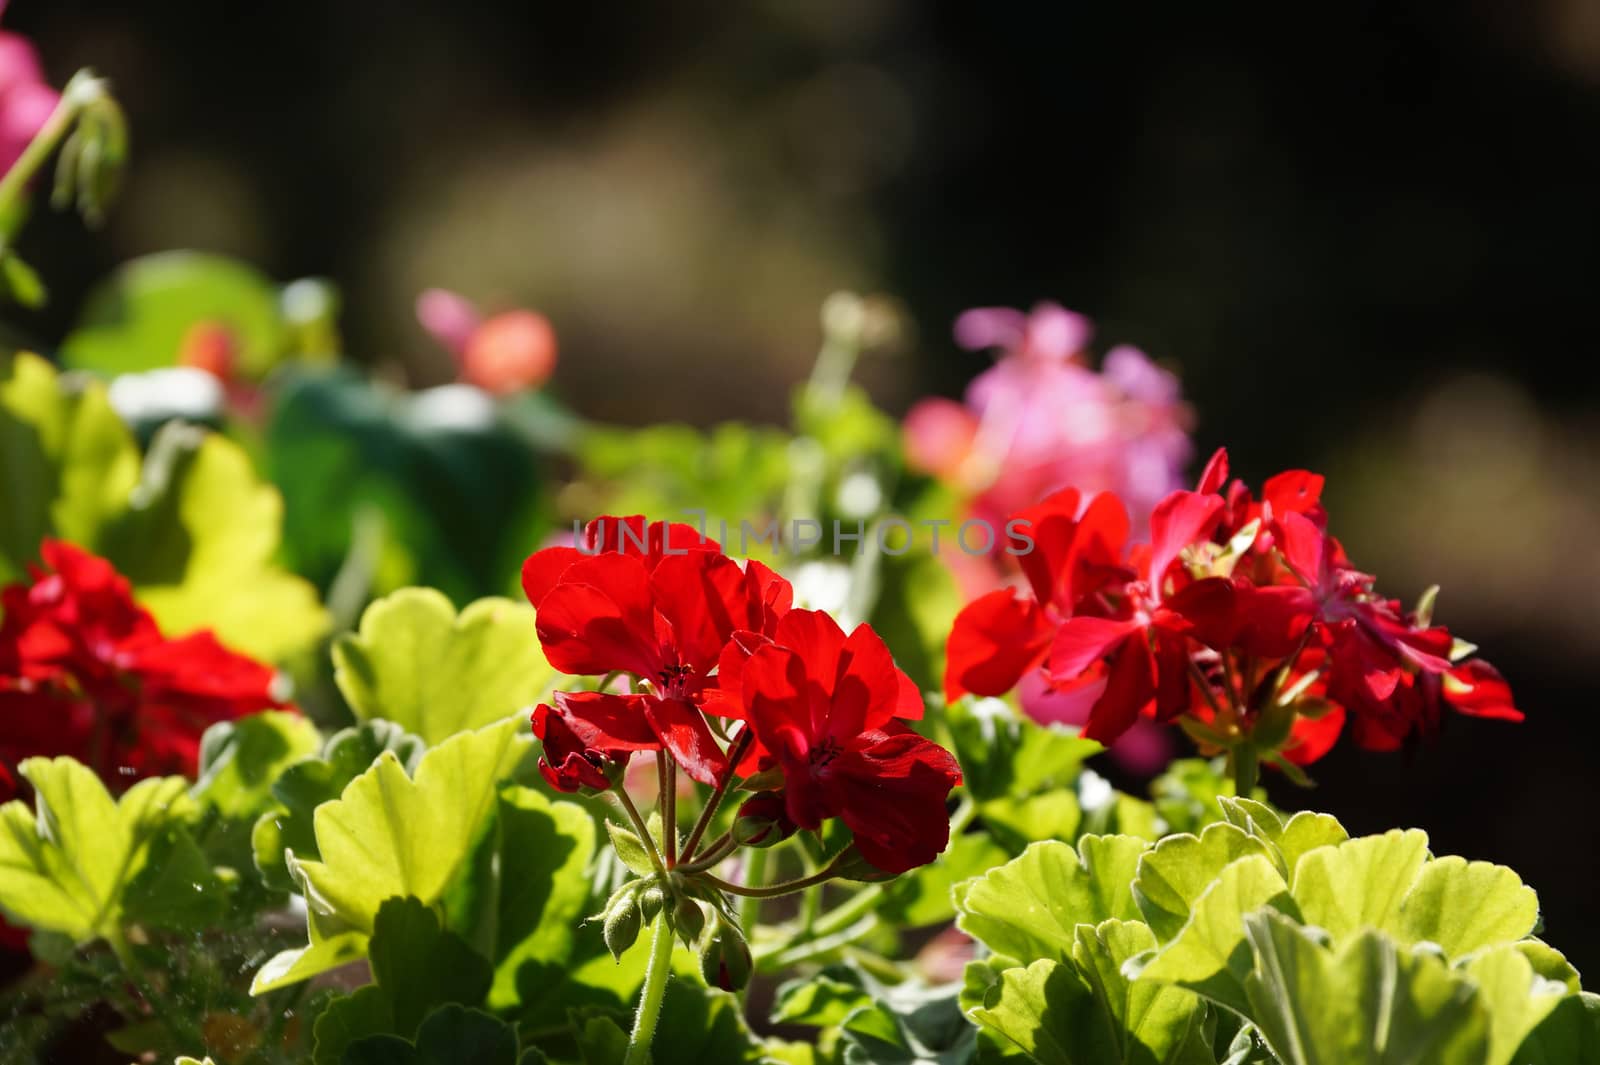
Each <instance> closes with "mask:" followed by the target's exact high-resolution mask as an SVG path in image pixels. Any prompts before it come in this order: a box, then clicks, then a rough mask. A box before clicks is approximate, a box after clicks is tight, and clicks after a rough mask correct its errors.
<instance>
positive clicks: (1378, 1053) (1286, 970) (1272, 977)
mask: <svg viewBox="0 0 1600 1065" xmlns="http://www.w3.org/2000/svg"><path fill="white" fill-rule="evenodd" d="M1245 926H1246V928H1247V930H1248V935H1249V938H1250V943H1251V947H1252V949H1253V950H1254V952H1255V955H1256V958H1257V963H1256V966H1255V971H1254V972H1253V973H1252V974H1251V975H1250V976H1249V979H1248V981H1247V987H1248V992H1249V1003H1248V1015H1249V1016H1250V1017H1251V1018H1252V1020H1254V1021H1255V1023H1256V1024H1257V1026H1258V1027H1259V1028H1260V1030H1261V1034H1262V1035H1263V1036H1264V1037H1265V1039H1266V1040H1267V1043H1268V1044H1269V1045H1270V1046H1271V1047H1272V1049H1273V1052H1274V1053H1275V1054H1276V1055H1277V1056H1278V1058H1279V1059H1280V1060H1281V1061H1282V1062H1283V1063H1284V1065H1354V1063H1369V1062H1370V1063H1372V1065H1390V1063H1395V1065H1398V1063H1401V1062H1423V1061H1426V1062H1429V1063H1430V1065H1479V1063H1482V1062H1485V1061H1487V1060H1488V1059H1487V1055H1488V1051H1489V1023H1488V1015H1487V1011H1486V1010H1485V1009H1484V1008H1483V1006H1482V1005H1481V1004H1480V1003H1479V1001H1478V996H1477V994H1476V992H1475V991H1474V989H1473V986H1472V985H1471V983H1469V982H1468V981H1466V980H1463V979H1461V978H1459V977H1457V976H1456V975H1455V974H1453V973H1452V972H1451V971H1450V970H1449V968H1448V967H1447V966H1446V965H1445V963H1444V962H1443V961H1442V960H1441V959H1439V958H1438V957H1437V956H1432V955H1428V954H1425V953H1411V952H1408V951H1406V950H1404V949H1400V948H1397V947H1396V945H1395V944H1394V942H1393V941H1392V940H1390V939H1387V938H1386V937H1384V936H1382V935H1381V934H1379V933H1377V932H1374V931H1371V930H1368V931H1366V932H1364V933H1362V934H1361V935H1359V936H1357V937H1355V938H1354V939H1352V940H1350V941H1349V942H1347V943H1345V944H1344V945H1343V946H1342V947H1340V948H1339V949H1338V950H1333V949H1330V948H1328V947H1325V946H1323V945H1321V944H1320V943H1318V942H1317V941H1316V940H1315V939H1313V938H1311V936H1310V935H1309V934H1308V933H1307V932H1306V931H1305V930H1303V929H1301V928H1300V927H1298V926H1297V925H1296V924H1295V923H1294V922H1293V921H1292V920H1290V919H1289V918H1287V917H1284V916H1283V915H1282V914H1278V913H1274V912H1272V911H1270V910H1267V911H1263V912H1261V913H1256V914H1250V915H1249V916H1247V917H1246V918H1245Z"/></svg>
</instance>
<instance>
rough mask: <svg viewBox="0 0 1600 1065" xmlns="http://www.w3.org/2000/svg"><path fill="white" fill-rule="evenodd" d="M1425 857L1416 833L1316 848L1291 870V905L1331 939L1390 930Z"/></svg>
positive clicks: (1424, 843) (1424, 842)
mask: <svg viewBox="0 0 1600 1065" xmlns="http://www.w3.org/2000/svg"><path fill="white" fill-rule="evenodd" d="M1427 858H1428V836H1427V833H1425V832H1420V831H1417V830H1416V829H1411V830H1409V831H1401V830H1399V829H1394V830H1393V831H1390V832H1386V833H1384V834H1383V835H1381V836H1363V837H1361V838H1359V839H1352V840H1347V841H1346V842H1344V843H1341V844H1339V845H1338V846H1334V847H1319V848H1318V849H1316V850H1314V851H1310V852H1309V853H1307V854H1305V855H1304V856H1302V857H1301V859H1300V861H1299V863H1298V864H1297V865H1296V866H1295V869H1294V898H1295V902H1296V903H1298V904H1299V907H1300V912H1301V913H1302V914H1303V915H1304V916H1305V920H1306V923H1307V924H1314V925H1317V926H1319V927H1321V928H1325V929H1327V930H1328V932H1329V933H1330V934H1331V935H1332V936H1333V937H1334V939H1335V941H1339V940H1342V939H1343V938H1344V937H1346V936H1349V935H1353V934H1354V933H1356V932H1358V931H1360V930H1361V929H1362V928H1380V929H1385V930H1388V931H1394V930H1396V929H1397V928H1398V921H1399V915H1400V907H1401V903H1402V901H1403V900H1404V898H1405V896H1406V893H1407V892H1408V891H1410V890H1411V886H1412V885H1413V884H1415V883H1416V882H1417V877H1418V876H1419V875H1421V873H1422V866H1423V863H1424V862H1425V861H1427Z"/></svg>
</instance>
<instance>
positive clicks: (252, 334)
mask: <svg viewBox="0 0 1600 1065" xmlns="http://www.w3.org/2000/svg"><path fill="white" fill-rule="evenodd" d="M203 322H215V323H218V324H220V325H222V326H224V327H225V328H227V330H228V331H229V334H230V335H231V336H232V338H233V340H234V342H235V343H236V344H237V345H238V350H239V361H240V364H241V367H242V368H243V369H245V370H246V371H248V372H249V373H250V374H252V375H259V374H261V373H264V372H265V371H266V370H267V369H268V368H270V367H271V366H272V364H273V363H274V362H275V361H277V359H278V358H279V357H280V356H281V355H282V354H283V351H284V348H285V344H286V337H285V335H284V325H283V319H282V315H281V314H280V312H279V310H278V289H277V286H276V285H274V284H273V283H272V282H271V281H269V280H268V279H267V278H265V277H263V276H262V275H261V274H259V273H257V272H256V270H255V269H254V268H252V267H250V266H248V265H246V264H244V263H242V262H238V261H237V260H234V259H229V258H227V257H225V256H221V255H211V254H207V253H204V252H194V251H171V252H160V253H158V254H155V255H146V256H143V257H142V258H138V259H132V260H130V261H128V262H126V263H124V264H123V265H122V266H120V267H118V269H117V271H116V272H115V273H113V274H112V275H111V276H110V277H109V278H107V279H106V280H105V281H104V282H102V283H101V284H100V285H98V286H96V288H95V289H94V291H93V292H91V293H90V295H89V299H88V300H87V301H86V302H85V304H84V306H83V311H82V313H81V315H80V316H79V318H78V322H77V325H76V327H75V328H74V329H73V331H72V332H71V333H69V334H67V337H66V339H65V340H63V341H62V345H61V355H62V358H63V359H64V360H65V361H66V363H67V365H69V366H73V367H77V368H81V369H88V370H97V371H99V372H101V373H106V374H120V373H129V372H133V371H138V370H151V369H155V368H157V367H160V366H172V365H174V364H175V363H176V362H177V361H178V353H179V351H180V349H181V348H182V346H183V342H184V339H185V337H186V336H187V334H188V332H189V330H190V329H191V328H193V327H194V326H195V325H198V324H200V323H203Z"/></svg>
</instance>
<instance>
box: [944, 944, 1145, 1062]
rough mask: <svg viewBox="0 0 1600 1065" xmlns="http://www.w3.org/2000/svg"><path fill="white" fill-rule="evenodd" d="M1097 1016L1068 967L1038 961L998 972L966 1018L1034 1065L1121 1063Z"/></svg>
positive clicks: (1090, 994)
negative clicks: (994, 981) (980, 1000)
mask: <svg viewBox="0 0 1600 1065" xmlns="http://www.w3.org/2000/svg"><path fill="white" fill-rule="evenodd" d="M1098 1014H1099V1005H1098V1004H1097V1003H1096V1002H1095V998H1094V994H1093V992H1091V991H1090V990H1089V987H1088V985H1087V984H1085V983H1084V982H1083V979H1082V978H1081V977H1080V976H1079V975H1078V972H1077V970H1076V969H1075V968H1074V967H1073V966H1072V965H1071V964H1070V963H1062V962H1056V961H1049V960H1043V961H1036V962H1034V963H1033V964H1032V965H1030V966H1028V967H1027V968H1026V969H1007V970H1006V971H1005V972H1004V973H1002V974H1001V976H1000V981H999V983H997V984H995V985H994V986H993V987H991V988H990V989H989V994H988V996H987V997H986V998H985V1000H984V1004H983V1006H982V1007H980V1008H978V1009H975V1010H973V1011H972V1019H973V1020H974V1021H976V1022H977V1023H978V1024H979V1025H981V1026H983V1028H984V1029H986V1030H988V1031H990V1032H992V1033H994V1034H996V1035H998V1036H1000V1037H1001V1038H1002V1039H1003V1040H1005V1041H1006V1042H1008V1043H1010V1044H1011V1045H1012V1046H1015V1047H1017V1048H1018V1049H1019V1050H1021V1051H1022V1052H1023V1054H1024V1055H1026V1059H1027V1060H1029V1061H1035V1062H1038V1063H1039V1065H1104V1063H1106V1062H1120V1061H1122V1060H1124V1059H1123V1058H1122V1057H1121V1056H1120V1055H1119V1053H1118V1048H1117V1044H1116V1042H1115V1040H1114V1039H1113V1038H1112V1033H1111V1031H1110V1030H1109V1029H1108V1027H1107V1026H1106V1025H1105V1024H1103V1023H1100V1022H1099V1017H1098Z"/></svg>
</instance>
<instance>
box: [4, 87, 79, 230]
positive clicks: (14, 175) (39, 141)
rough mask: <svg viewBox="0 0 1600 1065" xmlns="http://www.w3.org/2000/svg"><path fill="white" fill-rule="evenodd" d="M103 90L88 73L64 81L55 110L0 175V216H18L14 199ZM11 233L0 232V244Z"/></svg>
mask: <svg viewBox="0 0 1600 1065" xmlns="http://www.w3.org/2000/svg"><path fill="white" fill-rule="evenodd" d="M102 91H104V90H103V89H102V88H101V87H100V85H99V79H98V78H95V77H94V76H92V75H89V74H88V73H87V72H82V71H80V72H79V73H78V74H75V75H74V76H73V78H72V80H71V81H69V82H67V87H66V88H65V89H63V90H62V91H61V99H60V100H58V101H57V102H56V107H55V110H54V111H51V112H50V117H49V118H47V119H45V122H44V125H42V126H40V127H39V132H38V133H35V134H34V135H33V140H31V141H29V142H28V146H27V147H26V148H24V149H23V150H22V154H21V155H19V156H18V157H17V161H16V162H15V163H12V164H11V169H10V170H7V171H6V172H5V174H4V176H0V218H5V219H14V218H18V217H20V216H19V215H18V214H17V213H16V212H15V211H14V207H15V205H16V202H17V200H18V199H20V198H21V197H22V196H23V195H25V194H26V192H27V188H28V183H29V182H30V181H32V180H33V178H34V176H35V175H36V174H38V172H39V170H40V168H41V167H43V166H44V164H45V161H46V160H47V159H49V158H50V156H52V155H54V154H55V150H56V149H57V148H59V147H60V146H61V141H62V139H63V138H64V137H66V135H67V131H68V130H70V129H72V126H73V123H75V122H77V121H78V116H79V115H81V114H82V113H83V109H84V107H85V105H87V104H88V103H89V101H91V100H93V99H94V98H95V97H96V96H97V95H98V94H99V93H100V92H102ZM12 235H13V234H11V233H10V232H0V244H10V243H11V237H12Z"/></svg>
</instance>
